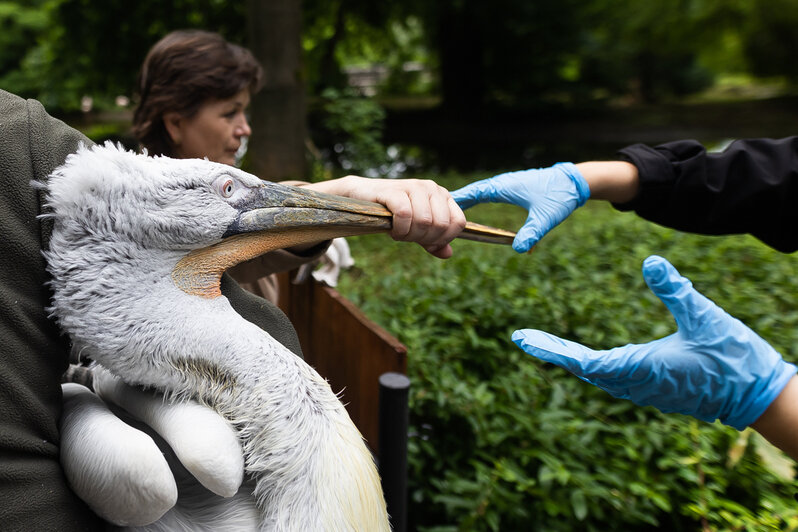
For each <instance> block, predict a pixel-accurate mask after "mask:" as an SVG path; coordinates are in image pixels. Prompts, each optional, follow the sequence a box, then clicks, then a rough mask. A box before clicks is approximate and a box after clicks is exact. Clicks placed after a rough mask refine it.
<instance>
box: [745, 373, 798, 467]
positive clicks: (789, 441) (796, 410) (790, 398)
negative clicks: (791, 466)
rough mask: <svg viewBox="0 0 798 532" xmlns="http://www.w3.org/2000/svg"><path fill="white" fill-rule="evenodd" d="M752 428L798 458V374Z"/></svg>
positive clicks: (793, 457) (794, 458)
mask: <svg viewBox="0 0 798 532" xmlns="http://www.w3.org/2000/svg"><path fill="white" fill-rule="evenodd" d="M751 428H753V429H754V430H756V431H757V432H758V433H760V434H761V435H762V436H764V437H765V438H766V439H767V440H768V441H769V442H770V443H772V444H773V445H775V446H776V447H778V448H779V449H781V450H782V451H784V452H785V453H787V454H788V455H789V456H790V457H792V459H793V460H798V376H794V377H793V378H792V379H790V381H789V382H788V383H787V386H785V387H784V390H782V391H781V393H780V394H779V396H778V397H776V399H775V400H774V401H773V402H772V403H770V406H769V407H768V408H767V410H765V412H764V413H763V414H762V415H761V416H759V419H757V420H756V421H754V422H753V423H751Z"/></svg>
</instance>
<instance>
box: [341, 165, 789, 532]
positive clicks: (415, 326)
mask: <svg viewBox="0 0 798 532" xmlns="http://www.w3.org/2000/svg"><path fill="white" fill-rule="evenodd" d="M444 184H450V185H452V186H450V188H454V186H457V185H459V184H462V178H457V179H454V180H448V181H446V180H444ZM473 211H474V212H473V214H472V213H469V218H471V219H474V220H475V221H479V222H481V223H488V224H494V225H499V226H502V227H506V228H517V227H519V226H520V224H521V222H522V221H523V219H524V213H523V212H520V211H519V210H518V209H517V208H515V207H509V206H496V205H494V206H480V207H477V208H476V209H474V210H473ZM350 244H351V246H352V250H353V254H354V256H355V260H356V261H357V265H358V268H356V269H355V270H354V271H353V272H350V273H349V274H347V275H346V276H345V277H344V278H343V279H342V280H341V285H340V289H341V291H342V292H343V293H344V294H345V295H347V296H348V297H350V298H351V299H353V300H354V301H355V302H356V303H357V304H359V305H360V306H361V307H362V308H363V309H364V310H365V311H366V313H367V314H369V315H370V316H371V317H373V318H374V319H375V320H376V321H378V322H379V323H381V324H382V325H384V326H385V327H386V328H387V329H389V330H390V331H391V332H393V333H394V334H395V335H396V336H398V338H399V339H400V340H401V341H402V342H404V343H405V344H406V345H407V346H408V349H409V371H408V372H409V376H410V378H411V381H412V388H411V398H410V400H411V431H412V432H411V438H410V444H409V452H410V472H409V473H410V519H411V528H414V529H418V530H426V531H429V532H431V531H436V532H442V531H455V530H464V531H465V530H467V531H471V530H474V531H482V530H490V531H496V530H502V531H505V530H509V531H515V530H546V531H549V530H551V531H559V530H562V531H571V530H588V531H592V530H595V531H606V530H632V531H634V530H652V529H662V530H794V529H797V528H798V503H795V500H794V499H793V494H794V493H795V492H796V487H798V485H796V483H795V482H794V481H793V480H792V471H791V469H790V467H788V468H787V472H786V473H785V472H784V468H779V467H778V460H777V459H774V458H773V456H774V455H775V456H776V458H778V454H777V453H774V452H773V448H772V447H770V446H769V445H768V444H767V443H766V442H764V440H763V439H761V437H758V435H756V434H755V433H752V432H751V431H750V430H749V431H746V432H744V433H738V432H737V431H735V430H734V429H731V428H728V427H724V426H723V425H721V424H719V423H715V424H707V423H703V422H700V421H696V420H694V419H692V418H689V417H686V416H681V415H663V414H661V413H659V412H658V411H656V410H655V409H653V408H640V407H637V406H635V405H633V404H632V403H630V402H627V401H620V400H616V399H614V398H612V397H611V396H609V395H608V394H606V393H604V392H603V391H601V390H599V389H597V388H595V387H593V386H591V385H588V384H586V383H584V382H583V381H581V380H579V379H577V378H576V377H574V376H573V375H571V374H569V373H567V372H566V371H564V370H561V369H560V368H557V367H554V366H552V365H548V364H544V363H542V362H540V361H538V360H536V359H534V358H532V357H529V356H527V355H525V354H524V353H523V352H521V351H520V350H518V349H517V348H516V347H515V346H514V345H513V344H512V342H511V341H510V335H511V333H512V331H513V330H515V329H518V328H527V327H529V328H536V329H541V330H545V331H548V332H551V333H553V334H556V335H558V336H562V337H565V338H568V339H571V340H574V341H577V342H582V343H585V344H587V345H589V346H591V347H595V348H609V347H614V346H617V345H623V344H626V343H630V342H646V341H649V340H653V339H655V338H659V337H661V336H665V335H667V334H670V333H671V332H674V331H675V325H674V323H673V320H672V318H671V316H670V314H669V313H668V311H667V310H666V309H665V307H664V305H662V304H661V302H659V300H658V299H657V298H656V297H655V296H653V295H652V294H651V293H650V291H649V290H648V288H647V287H646V286H645V283H644V282H643V280H642V277H641V274H640V266H641V264H642V261H643V259H644V258H645V257H647V256H648V255H651V254H659V255H662V256H664V257H666V258H667V259H669V260H670V261H671V262H672V263H673V264H674V265H675V266H676V267H677V268H678V269H679V270H680V271H681V272H682V273H683V274H684V275H686V276H687V277H689V278H691V279H692V281H693V283H694V285H695V286H696V287H697V288H698V290H700V291H701V292H703V293H704V294H706V295H707V296H708V297H710V298H712V299H713V300H714V301H716V302H717V303H718V304H719V305H721V306H722V307H724V308H725V309H727V310H728V311H729V312H730V313H732V314H734V315H736V316H737V317H739V318H740V319H742V320H743V321H745V322H746V323H747V324H748V325H749V326H750V327H751V328H753V329H754V330H756V331H757V332H758V333H759V334H760V335H762V336H763V337H764V338H765V339H767V340H768V341H769V342H770V343H771V344H772V345H773V346H774V347H775V348H776V349H777V350H779V351H780V352H781V353H782V354H783V355H784V357H785V358H786V359H787V360H790V361H797V360H798V353H796V349H798V281H797V280H796V278H795V275H794V271H795V269H794V258H793V257H791V256H785V255H781V254H779V253H777V252H775V251H773V250H771V249H769V248H767V247H766V246H764V245H762V244H761V243H759V242H758V241H756V240H755V239H753V238H751V237H747V236H731V237H702V236H696V235H688V234H683V233H679V232H675V231H671V230H667V229H663V228H661V227H658V226H656V225H654V224H651V223H648V222H645V221H642V220H640V219H638V218H636V217H635V216H634V215H632V214H622V213H618V212H614V211H613V209H611V208H610V207H608V206H606V205H588V206H587V207H585V208H583V209H580V210H579V211H578V212H576V213H575V214H574V215H573V216H572V217H571V219H569V220H568V221H566V222H565V223H564V224H562V225H561V226H560V227H558V228H556V229H555V230H554V231H552V232H551V233H550V234H549V235H548V236H547V237H546V238H545V239H544V240H543V241H542V242H541V243H540V244H539V245H538V246H537V247H536V249H534V250H533V252H532V253H531V254H526V255H518V254H516V253H514V252H513V251H512V250H511V249H510V248H509V247H508V248H500V247H496V246H491V245H487V244H476V243H471V242H462V241H458V242H455V244H454V247H455V256H454V257H453V258H451V259H449V260H447V261H440V260H437V259H434V258H432V257H430V256H427V255H425V253H424V252H423V251H422V250H421V249H420V247H418V246H412V245H408V244H403V243H394V242H392V241H391V240H390V239H389V238H387V237H360V238H353V239H350ZM374 294H378V295H377V296H375V295H374ZM788 464H789V462H788Z"/></svg>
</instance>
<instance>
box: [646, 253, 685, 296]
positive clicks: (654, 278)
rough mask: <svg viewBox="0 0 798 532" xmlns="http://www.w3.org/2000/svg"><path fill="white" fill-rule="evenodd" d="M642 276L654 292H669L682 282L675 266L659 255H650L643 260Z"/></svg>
mask: <svg viewBox="0 0 798 532" xmlns="http://www.w3.org/2000/svg"><path fill="white" fill-rule="evenodd" d="M643 278H644V279H645V281H646V284H648V286H649V287H650V288H651V290H653V291H654V292H656V293H663V292H665V293H671V292H674V291H676V290H678V289H679V288H680V287H681V286H682V285H683V284H684V283H683V281H682V280H683V279H684V278H683V277H682V276H681V275H680V274H679V272H678V271H676V268H674V267H673V265H672V264H671V263H670V262H668V261H667V260H665V259H664V258H662V257H660V256H659V255H651V256H650V257H648V258H646V260H644V261H643ZM688 282H689V281H688Z"/></svg>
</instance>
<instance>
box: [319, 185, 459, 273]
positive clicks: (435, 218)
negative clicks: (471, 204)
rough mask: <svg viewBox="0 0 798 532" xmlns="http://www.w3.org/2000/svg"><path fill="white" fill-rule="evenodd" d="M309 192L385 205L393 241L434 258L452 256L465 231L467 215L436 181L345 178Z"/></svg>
mask: <svg viewBox="0 0 798 532" xmlns="http://www.w3.org/2000/svg"><path fill="white" fill-rule="evenodd" d="M307 188H311V189H313V190H317V191H319V192H326V193H329V194H337V195H339V196H346V197H350V198H356V199H362V200H367V201H373V202H376V203H382V204H383V205H385V206H386V207H387V208H388V209H389V210H390V211H391V212H392V213H393V228H392V229H391V233H390V234H391V237H393V238H394V240H401V241H405V242H416V243H418V244H419V245H421V246H422V247H423V248H424V249H425V250H427V252H429V253H430V254H432V255H434V256H435V257H438V258H441V259H446V258H449V257H450V256H451V255H452V248H451V246H450V245H449V242H451V241H452V240H453V239H454V238H455V237H456V236H457V235H459V234H460V233H461V232H462V230H463V228H464V227H465V222H466V220H465V215H464V214H463V212H462V211H461V210H460V207H458V206H457V204H456V203H455V201H454V200H453V199H452V197H451V195H450V194H449V191H448V190H446V189H445V188H443V187H441V186H440V185H438V184H436V183H435V182H434V181H429V180H418V179H371V178H367V177H357V176H346V177H342V178H340V179H333V180H331V181H322V182H319V183H312V184H310V185H307Z"/></svg>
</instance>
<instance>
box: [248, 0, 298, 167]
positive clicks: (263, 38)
mask: <svg viewBox="0 0 798 532" xmlns="http://www.w3.org/2000/svg"><path fill="white" fill-rule="evenodd" d="M247 12H248V17H249V20H248V30H249V43H250V47H251V49H252V52H253V53H254V54H255V57H256V58H257V59H258V61H260V63H261V65H263V69H264V84H263V89H261V91H260V92H259V93H258V94H256V95H255V97H254V98H253V101H252V111H251V113H252V138H251V139H250V144H249V158H250V164H251V170H252V172H253V173H254V174H256V175H257V176H258V177H261V178H263V179H268V180H270V181H279V180H283V179H303V178H304V177H305V175H306V161H305V138H306V136H307V127H306V124H305V118H306V102H305V85H304V79H303V74H302V48H301V46H302V45H301V40H300V34H301V0H249V2H248V9H247Z"/></svg>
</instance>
